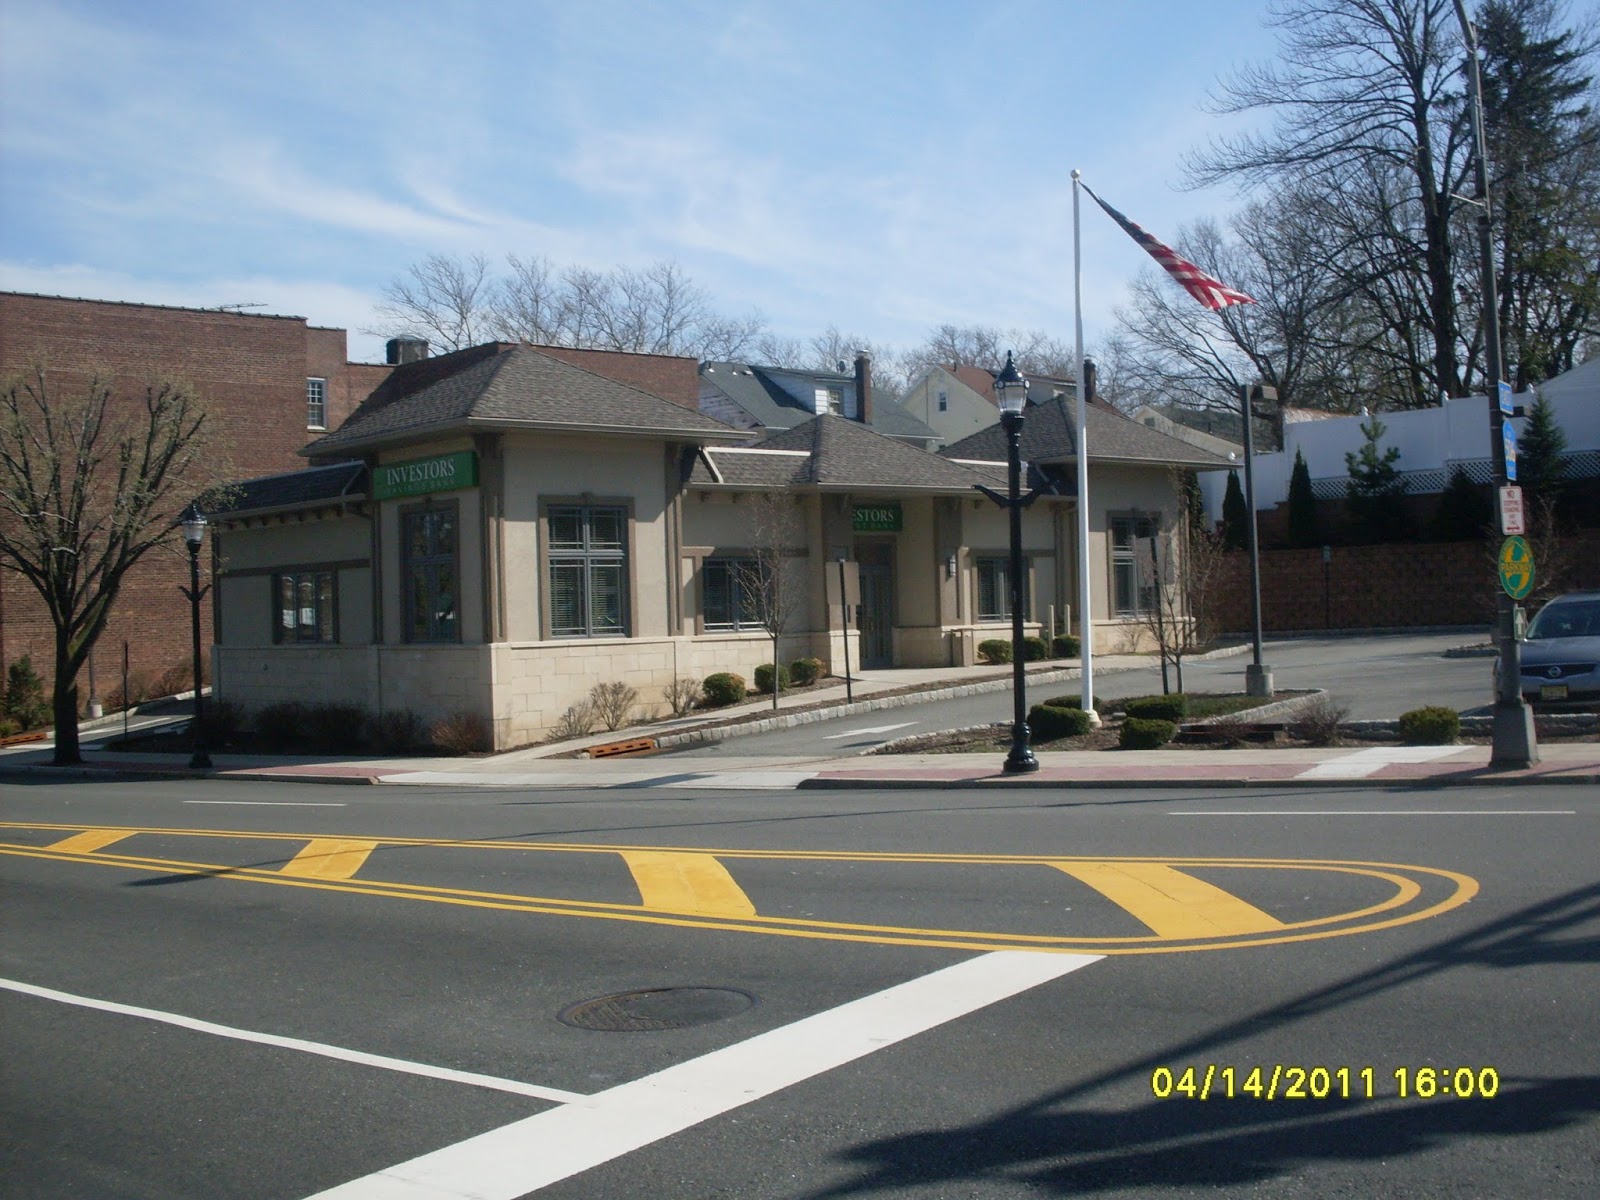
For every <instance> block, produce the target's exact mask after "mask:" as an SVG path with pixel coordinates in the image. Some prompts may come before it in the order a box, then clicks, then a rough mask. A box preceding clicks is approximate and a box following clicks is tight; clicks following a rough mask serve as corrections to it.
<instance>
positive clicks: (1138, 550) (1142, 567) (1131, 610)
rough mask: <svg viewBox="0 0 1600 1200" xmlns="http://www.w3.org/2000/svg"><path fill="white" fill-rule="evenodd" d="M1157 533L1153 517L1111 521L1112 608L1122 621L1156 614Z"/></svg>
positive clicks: (1125, 518) (1157, 576)
mask: <svg viewBox="0 0 1600 1200" xmlns="http://www.w3.org/2000/svg"><path fill="white" fill-rule="evenodd" d="M1156 533H1157V527H1156V520H1155V518H1154V517H1140V516H1131V517H1112V518H1111V604H1112V607H1113V609H1115V611H1116V615H1117V616H1119V617H1137V616H1143V615H1144V614H1146V613H1152V612H1154V611H1155V610H1156V605H1157V603H1158V600H1159V597H1158V595H1157V588H1158V586H1159V579H1160V577H1159V575H1158V574H1157V566H1156V561H1155V556H1156V552H1157V551H1156Z"/></svg>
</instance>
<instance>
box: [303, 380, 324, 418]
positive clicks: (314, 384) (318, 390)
mask: <svg viewBox="0 0 1600 1200" xmlns="http://www.w3.org/2000/svg"><path fill="white" fill-rule="evenodd" d="M306 426H307V427H308V428H310V429H326V428H327V427H328V381H327V380H326V379H308V380H306Z"/></svg>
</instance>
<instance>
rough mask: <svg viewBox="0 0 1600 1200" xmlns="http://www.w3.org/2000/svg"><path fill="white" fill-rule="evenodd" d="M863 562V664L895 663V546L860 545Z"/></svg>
mask: <svg viewBox="0 0 1600 1200" xmlns="http://www.w3.org/2000/svg"><path fill="white" fill-rule="evenodd" d="M856 561H857V562H858V563H860V564H861V667H862V669H863V670H871V669H873V668H875V667H876V668H883V667H892V666H894V547H893V546H882V545H879V546H873V545H865V546H863V545H858V546H857V547H856Z"/></svg>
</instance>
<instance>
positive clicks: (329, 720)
mask: <svg viewBox="0 0 1600 1200" xmlns="http://www.w3.org/2000/svg"><path fill="white" fill-rule="evenodd" d="M300 732H301V738H302V740H303V741H304V744H305V748H306V749H307V750H309V751H311V753H313V754H355V753H357V752H358V751H359V750H360V749H361V748H362V747H363V746H365V745H366V744H367V714H366V710H365V709H363V708H361V707H359V706H358V705H355V704H331V703H330V704H314V705H312V706H311V707H310V708H308V709H307V710H306V714H305V721H304V723H303V724H302V726H301V731H300Z"/></svg>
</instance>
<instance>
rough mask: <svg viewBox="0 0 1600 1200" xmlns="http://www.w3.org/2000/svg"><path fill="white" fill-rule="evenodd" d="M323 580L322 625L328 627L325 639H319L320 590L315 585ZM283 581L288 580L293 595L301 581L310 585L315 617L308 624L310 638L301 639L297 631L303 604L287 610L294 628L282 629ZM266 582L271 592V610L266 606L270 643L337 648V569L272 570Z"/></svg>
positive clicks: (326, 567) (320, 566)
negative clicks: (293, 616) (325, 589)
mask: <svg viewBox="0 0 1600 1200" xmlns="http://www.w3.org/2000/svg"><path fill="white" fill-rule="evenodd" d="M323 579H326V580H327V582H328V596H327V610H326V618H327V621H326V623H327V628H328V636H327V637H324V636H322V631H323V623H324V622H323V616H324V612H323V596H322V588H321V587H320V586H319V582H320V581H321V580H323ZM284 580H290V581H292V583H291V586H292V587H293V588H294V589H295V591H296V592H298V591H299V589H300V586H301V584H302V582H303V581H308V580H309V581H311V582H312V588H313V597H314V600H315V605H314V612H315V613H316V616H315V617H314V618H313V619H312V622H311V626H310V628H311V631H312V635H311V636H310V637H306V636H304V634H303V633H302V632H301V630H302V629H303V628H304V626H303V625H302V623H301V622H300V620H299V614H301V613H303V612H304V611H305V608H304V606H303V605H300V604H296V605H294V606H293V609H292V610H291V611H293V612H294V613H295V614H296V620H295V624H294V627H293V630H292V631H291V630H290V629H289V628H288V627H286V626H285V625H284V623H283V615H284V612H285V611H286V610H285V609H284V607H283V583H284ZM268 581H269V585H270V587H271V589H272V591H271V607H270V609H269V611H270V612H271V613H272V641H273V644H274V645H280V646H317V645H321V646H332V645H337V644H338V643H339V571H338V568H336V567H334V566H331V565H319V566H309V567H298V568H293V569H290V570H287V571H285V570H274V571H273V572H272V573H271V574H270V575H269V576H268Z"/></svg>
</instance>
